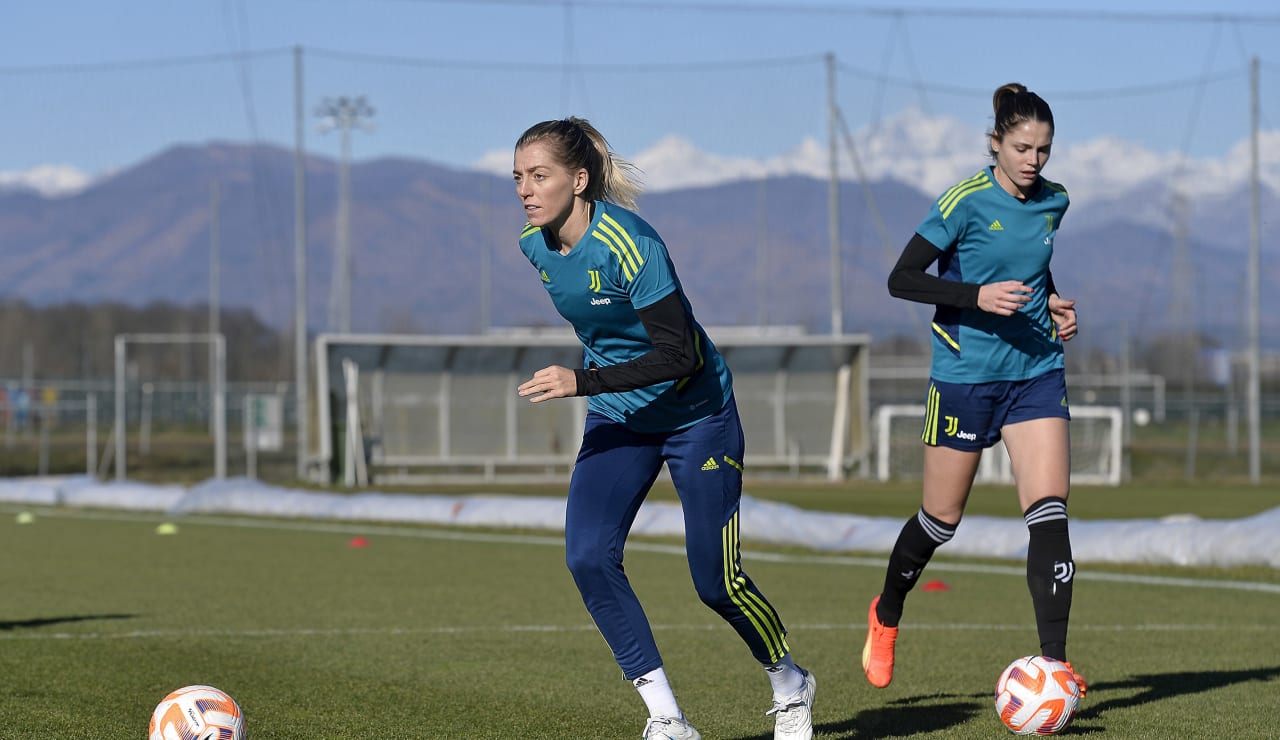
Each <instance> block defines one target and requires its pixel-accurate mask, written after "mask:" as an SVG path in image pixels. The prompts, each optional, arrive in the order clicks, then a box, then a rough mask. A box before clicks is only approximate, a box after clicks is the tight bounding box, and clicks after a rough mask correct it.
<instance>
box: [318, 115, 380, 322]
mask: <svg viewBox="0 0 1280 740" xmlns="http://www.w3.org/2000/svg"><path fill="white" fill-rule="evenodd" d="M373 113H374V111H373V108H372V107H371V106H370V105H369V104H368V102H366V101H365V99H364V96H363V95H361V96H358V97H355V98H348V97H345V96H344V97H339V98H333V99H329V98H326V99H325V101H324V102H323V103H321V104H320V107H319V108H318V109H317V110H316V115H318V116H320V117H321V118H322V119H323V121H322V122H321V124H320V132H321V133H324V132H326V131H330V130H332V129H338V130H339V131H340V132H342V137H341V140H342V145H341V148H342V156H341V159H340V160H339V163H338V239H337V251H336V254H335V255H334V260H333V261H334V264H333V303H331V304H330V310H331V311H332V315H331V316H330V320H329V323H330V325H331V329H333V330H335V331H337V332H339V333H342V334H347V333H349V332H350V331H351V129H353V128H368V126H367V124H365V123H364V120H365V119H368V118H372V117H373Z"/></svg>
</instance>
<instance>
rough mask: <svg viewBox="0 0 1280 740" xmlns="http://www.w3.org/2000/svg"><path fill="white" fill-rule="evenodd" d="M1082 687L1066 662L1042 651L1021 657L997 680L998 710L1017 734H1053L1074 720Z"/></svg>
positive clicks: (1006, 724) (1002, 719) (1002, 718)
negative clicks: (1043, 653) (1046, 655)
mask: <svg viewBox="0 0 1280 740" xmlns="http://www.w3.org/2000/svg"><path fill="white" fill-rule="evenodd" d="M1079 706H1080V687H1079V686H1077V685H1076V677H1075V674H1074V673H1072V671H1071V669H1070V668H1068V667H1067V664H1066V663H1063V662H1062V661H1058V660H1054V659H1053V658H1046V657H1044V656H1042V655H1028V656H1027V657H1025V658H1018V659H1017V660H1015V661H1013V662H1012V663H1010V664H1009V667H1008V668H1006V669H1004V673H1001V674H1000V680H999V681H996V714H998V715H999V716H1000V721H1001V722H1003V723H1004V726H1005V727H1008V728H1009V729H1010V730H1011V731H1012V732H1013V733H1015V734H1017V735H1052V734H1054V733H1057V732H1061V731H1062V729H1063V728H1065V727H1066V726H1067V725H1069V724H1071V720H1072V718H1073V717H1075V716H1076V709H1077V708H1078V707H1079Z"/></svg>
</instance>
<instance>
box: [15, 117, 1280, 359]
mask: <svg viewBox="0 0 1280 740" xmlns="http://www.w3.org/2000/svg"><path fill="white" fill-rule="evenodd" d="M849 142H852V147H850V146H849ZM1262 144H1263V146H1262V152H1263V156H1262V163H1261V178H1260V179H1261V181H1262V183H1263V187H1262V188H1261V213H1262V224H1261V235H1260V238H1261V244H1262V273H1261V283H1262V285H1263V289H1264V294H1263V296H1262V298H1261V303H1262V307H1263V311H1262V335H1263V339H1264V344H1266V345H1268V346H1277V345H1280V317H1278V312H1276V311H1274V310H1271V311H1268V310H1267V309H1268V308H1269V307H1268V305H1267V304H1268V303H1269V302H1271V301H1272V300H1273V298H1272V297H1271V294H1269V293H1268V292H1267V286H1270V285H1274V284H1276V282H1277V278H1280V259H1277V249H1276V244H1277V238H1278V237H1280V225H1277V223H1276V221H1275V220H1274V219H1273V218H1272V217H1271V214H1274V213H1276V212H1277V211H1276V207H1277V204H1278V201H1280V197H1278V195H1277V194H1278V193H1280V134H1277V133H1268V134H1266V135H1265V136H1264V137H1263V138H1262ZM982 145H983V137H982V134H981V132H980V131H976V130H972V129H968V128H966V127H964V126H961V125H959V124H956V123H955V122H952V121H947V120H946V119H928V118H926V117H924V116H921V115H919V114H915V113H911V112H908V113H905V114H902V115H901V116H899V117H898V118H895V119H893V120H890V121H887V122H886V123H885V124H883V125H881V126H880V127H879V128H877V129H876V130H864V131H859V132H856V133H855V134H854V135H853V136H852V137H850V138H849V139H847V140H846V141H845V144H844V145H842V147H841V150H840V152H839V154H840V161H841V184H840V194H839V199H840V200H839V202H840V209H839V227H840V232H839V233H840V251H839V263H840V268H841V273H842V280H841V286H842V287H841V293H842V295H841V298H842V303H843V313H842V323H843V328H844V330H845V331H847V332H868V333H870V334H872V335H873V336H877V337H884V336H887V335H898V334H906V335H913V336H920V335H923V333H924V331H925V325H926V323H927V320H928V318H929V312H928V310H927V307H923V306H914V305H912V304H908V303H905V302H903V301H897V300H894V299H892V298H890V297H889V296H888V294H887V292H886V290H885V287H884V284H885V277H886V276H887V274H888V270H889V268H890V267H891V265H892V263H893V262H894V260H896V258H897V254H898V252H899V250H900V249H901V247H902V245H903V244H905V243H906V241H907V239H908V238H909V237H910V235H911V233H912V231H913V230H914V228H915V227H916V225H917V224H918V223H919V221H920V219H921V218H923V216H924V215H925V213H926V212H927V210H928V208H929V206H930V204H931V202H932V200H933V199H934V198H935V197H936V196H937V195H938V193H940V192H941V191H942V190H944V189H945V188H946V187H948V186H949V185H950V184H952V183H954V182H955V181H957V180H959V179H961V178H963V177H966V176H968V175H969V174H972V173H973V172H974V171H976V170H977V169H978V168H979V167H981V166H983V165H984V164H985V162H986V160H985V152H984V151H983V149H982ZM855 155H856V160H857V165H858V166H857V167H856V168H855V167H854V161H855ZM1242 155H1243V156H1242ZM827 157H828V154H827V151H826V147H825V146H823V145H820V144H818V143H817V142H815V141H806V142H802V143H801V144H800V145H798V146H797V147H796V148H795V149H794V150H792V151H790V152H787V153H785V154H782V155H779V156H777V157H775V158H772V159H769V160H764V161H757V160H746V159H728V158H722V157H717V156H715V155H712V154H709V153H705V152H700V151H698V150H697V149H696V148H695V147H693V146H692V145H691V144H689V143H688V142H687V141H684V140H681V139H678V138H674V137H669V138H666V139H663V140H661V141H660V142H658V144H657V145H655V146H654V147H653V148H651V149H649V150H647V151H645V152H641V153H640V154H637V155H635V156H634V157H633V161H634V162H635V163H636V164H637V165H638V166H639V167H640V168H641V170H642V171H643V172H644V173H645V179H646V184H647V192H646V194H645V195H644V196H643V197H642V199H641V202H640V210H641V213H642V215H644V216H645V218H646V219H648V220H649V221H650V222H651V223H653V224H654V226H655V227H657V229H658V230H659V232H660V233H662V234H663V236H664V239H665V240H666V242H667V244H668V247H669V249H670V251H671V253H672V255H673V257H674V259H675V262H676V265H677V268H678V270H679V272H680V277H681V280H682V282H683V283H684V285H685V287H686V289H687V292H688V293H689V294H690V297H691V300H692V302H693V305H694V308H695V311H696V313H697V314H698V317H699V319H700V320H701V321H702V323H703V324H706V325H708V326H754V325H777V326H789V327H790V326H799V327H804V328H805V329H807V330H809V331H812V332H823V333H825V332H827V331H829V330H830V326H831V315H832V310H831V305H832V300H831V282H832V281H831V278H830V274H831V269H832V266H833V257H832V254H831V248H830V245H829V241H830V240H829V236H828V233H829V231H828V230H829V225H828V207H827V202H828V183H827V179H826V167H827V166H828V165H827V162H828V159H827ZM305 162H306V213H307V221H306V236H307V240H306V241H307V306H308V323H309V328H310V329H311V331H312V332H318V331H326V330H330V329H332V328H333V327H334V326H336V323H335V319H334V318H333V315H332V310H331V306H330V299H329V296H330V288H331V285H332V278H333V270H332V267H333V264H334V245H335V243H336V238H335V237H336V228H335V218H336V217H335V213H336V210H337V201H338V163H337V162H335V161H334V160H332V159H329V158H325V157H321V156H315V155H311V156H308V157H307V158H306V160H305ZM293 167H294V153H293V151H292V150H291V149H288V148H286V147H280V146H275V145H269V144H243V143H234V142H209V143H202V144H188V145H179V146H174V147H171V148H168V149H165V150H164V151H161V152H159V153H157V154H155V155H154V156H152V157H150V158H148V159H146V160H145V161H142V162H139V163H136V164H134V165H132V166H129V167H125V168H122V169H120V170H118V171H115V172H112V173H109V174H106V175H103V176H99V177H96V178H88V177H84V176H77V173H75V172H74V171H73V170H65V169H58V168H53V167H50V168H44V169H43V170H42V171H41V172H40V173H38V174H39V178H40V179H39V180H36V181H32V180H31V179H30V178H27V179H24V178H22V177H18V176H15V175H14V174H13V173H9V174H7V175H0V258H2V259H3V260H4V264H5V269H4V270H3V271H0V297H2V298H4V299H19V300H24V301H27V302H29V303H32V304H36V305H48V304H56V303H64V302H70V301H77V302H81V303H90V304H92V303H96V302H106V301H114V302H125V303H130V304H139V305H141V304H145V303H149V302H154V301H169V302H174V303H178V304H183V305H196V304H204V303H208V302H209V300H210V285H211V275H212V274H213V271H212V269H211V258H210V255H211V252H212V251H213V245H215V243H216V246H217V254H218V272H217V276H218V281H217V282H218V285H219V286H220V291H219V298H218V301H219V303H220V304H221V305H224V306H236V307H248V308H251V309H252V310H253V311H254V312H255V313H257V314H258V315H259V316H260V317H261V318H263V320H265V321H267V322H269V323H271V324H273V325H276V326H279V327H281V328H282V329H283V328H286V327H288V326H290V325H291V323H292V320H293V310H294V308H293V307H294V284H295V281H294V193H293V183H294V173H293ZM509 170H510V152H499V153H495V154H493V155H491V156H489V157H485V158H484V159H483V160H481V161H480V162H477V163H476V164H475V166H474V167H472V168H468V169H460V168H456V167H449V166H444V165H440V164H437V163H433V162H430V161H425V160H415V159H410V158H384V159H377V160H369V161H359V162H355V163H353V164H352V165H351V178H352V180H351V183H352V202H351V249H352V255H353V284H352V293H351V307H352V314H351V326H352V328H353V330H356V331H367V332H427V333H448V334H465V333H476V332H481V331H485V330H488V329H501V328H505V327H526V326H534V327H539V326H549V327H559V326H562V325H563V322H562V320H561V319H560V318H559V317H558V316H556V315H555V313H554V311H553V310H552V309H551V306H550V302H549V301H548V300H547V298H546V296H545V295H544V291H543V289H542V288H541V286H540V284H539V281H538V280H537V279H536V275H535V274H534V273H533V272H532V269H531V268H530V266H529V265H528V263H527V262H526V261H525V259H524V257H523V256H522V255H521V254H520V252H519V250H518V249H517V248H516V245H515V242H516V238H517V235H518V233H519V230H520V227H521V225H522V224H523V214H522V212H521V211H520V210H519V204H518V203H517V201H516V199H515V195H514V191H513V189H512V185H511V181H510V175H509ZM1046 175H1048V176H1049V177H1051V179H1054V180H1056V181H1059V182H1062V183H1064V184H1066V185H1067V187H1068V189H1069V190H1070V192H1071V194H1072V206H1071V210H1070V211H1069V213H1068V214H1067V217H1066V219H1065V220H1064V224H1063V228H1062V231H1061V232H1060V233H1059V235H1058V237H1057V240H1056V242H1055V248H1056V251H1055V261H1054V277H1055V281H1056V283H1057V285H1058V287H1059V288H1060V290H1061V291H1062V293H1063V294H1064V295H1066V296H1068V297H1074V298H1076V299H1077V300H1078V307H1079V309H1080V312H1081V325H1082V333H1081V337H1082V339H1083V338H1085V337H1088V336H1092V337H1093V338H1095V339H1097V340H1099V341H1102V342H1104V343H1109V344H1111V343H1114V342H1115V341H1118V340H1119V339H1122V338H1124V337H1126V336H1132V337H1137V338H1139V339H1142V338H1151V337H1154V336H1157V335H1161V334H1183V333H1186V332H1188V331H1189V330H1190V329H1191V327H1193V326H1194V327H1196V328H1198V329H1199V330H1200V331H1201V332H1202V333H1203V334H1205V335H1206V336H1209V337H1212V338H1214V339H1215V340H1216V341H1218V342H1220V343H1222V344H1223V345H1224V346H1226V347H1229V348H1238V347H1240V346H1241V342H1242V341H1243V340H1242V338H1243V336H1244V330H1245V322H1244V315H1245V309H1246V301H1245V295H1246V281H1245V271H1246V255H1247V246H1248V244H1249V234H1250V220H1249V214H1250V198H1249V190H1248V157H1247V149H1244V150H1241V149H1240V147H1237V148H1236V149H1235V150H1233V151H1232V153H1230V154H1229V155H1228V156H1227V157H1225V158H1223V159H1222V160H1191V159H1188V158H1184V157H1180V156H1159V155H1156V154H1153V153H1150V152H1144V151H1140V150H1136V149H1135V148H1134V147H1133V146H1132V145H1127V144H1124V143H1123V142H1119V141H1111V140H1099V141H1094V142H1086V143H1083V144H1080V145H1077V146H1075V147H1072V146H1065V147H1064V148H1063V150H1061V151H1056V152H1055V154H1054V158H1053V160H1051V162H1050V165H1049V169H1047V170H1046ZM215 182H216V183H217V194H218V195H217V199H216V203H217V213H216V224H217V229H216V234H217V236H216V239H215V237H214V236H213V235H214V233H215V230H214V229H212V228H211V225H212V224H213V223H214V221H213V218H214V208H213V206H214V203H215V199H214V197H213V191H214V186H213V184H214V183H215Z"/></svg>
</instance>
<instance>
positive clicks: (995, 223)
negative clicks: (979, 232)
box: [987, 218, 1004, 231]
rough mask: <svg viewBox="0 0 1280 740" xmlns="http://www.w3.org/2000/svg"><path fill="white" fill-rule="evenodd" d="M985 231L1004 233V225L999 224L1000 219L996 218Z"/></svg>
mask: <svg viewBox="0 0 1280 740" xmlns="http://www.w3.org/2000/svg"><path fill="white" fill-rule="evenodd" d="M987 231H1004V224H1002V223H1000V219H998V218H997V219H996V220H995V221H992V222H991V225H990V226H988V227H987Z"/></svg>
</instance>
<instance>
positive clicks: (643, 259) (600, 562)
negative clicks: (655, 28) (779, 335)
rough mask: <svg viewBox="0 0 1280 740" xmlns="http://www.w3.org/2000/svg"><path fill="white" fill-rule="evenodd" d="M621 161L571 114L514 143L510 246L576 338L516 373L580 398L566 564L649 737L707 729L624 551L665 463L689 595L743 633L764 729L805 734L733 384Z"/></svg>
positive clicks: (556, 394)
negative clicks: (747, 493)
mask: <svg viewBox="0 0 1280 740" xmlns="http://www.w3.org/2000/svg"><path fill="white" fill-rule="evenodd" d="M634 174H635V170H634V168H632V166H631V165H630V164H628V163H627V162H625V161H624V160H622V159H620V158H619V157H617V155H616V154H614V153H613V152H611V151H610V150H609V145H608V143H607V142H606V141H605V139H604V137H603V136H601V135H600V132H599V131H597V130H596V129H595V128H594V127H593V126H591V124H590V123H588V122H587V121H585V120H582V119H580V118H572V117H571V118H565V119H563V120H558V121H544V122H542V123H539V124H536V125H534V126H533V127H531V128H530V129H529V130H528V131H525V132H524V134H523V135H522V136H521V137H520V139H519V141H517V142H516V147H515V168H514V176H515V184H516V194H517V195H518V196H519V198H520V203H521V205H522V206H523V207H524V212H525V217H526V218H527V219H528V223H526V224H525V226H524V230H523V231H522V232H521V234H520V249H521V250H522V251H523V252H524V254H525V256H526V257H528V258H529V261H530V262H531V263H533V266H534V269H536V270H537V271H538V274H539V276H540V277H541V278H542V286H543V287H544V288H546V289H547V294H548V295H549V296H550V297H551V301H552V303H554V304H555V307H556V310H557V311H559V312H560V315H561V316H563V317H564V318H565V319H566V320H567V321H568V322H569V323H570V324H572V325H573V329H574V332H575V333H576V334H577V336H578V339H580V340H581V341H582V344H583V348H584V363H583V364H584V365H585V367H584V368H581V369H578V368H573V369H571V368H565V367H560V366H556V365H553V366H551V367H545V368H543V369H541V370H539V371H537V372H536V373H534V374H533V377H531V378H529V379H528V380H526V381H525V382H524V383H521V384H520V386H519V389H518V392H519V394H520V396H522V397H525V398H528V399H529V400H530V401H532V402H533V403H541V402H543V401H549V400H552V399H555V398H568V397H571V396H589V397H590V398H589V399H588V401H587V419H586V425H585V430H584V433H583V438H582V448H581V449H580V450H579V452H578V458H577V461H576V462H575V464H574V468H573V478H572V480H571V482H570V484H569V496H568V506H567V511H566V514H565V560H566V562H567V564H568V566H569V572H570V573H572V574H573V580H574V582H575V583H576V584H577V586H578V591H579V592H580V593H581V594H582V600H583V602H584V603H585V604H586V607H587V611H589V612H590V613H591V618H592V619H593V620H595V624H596V626H597V627H598V628H599V629H600V633H601V634H602V635H603V636H604V639H605V641H606V642H607V643H608V644H609V647H610V648H612V650H613V656H614V658H615V659H616V660H617V662H618V666H619V667H621V668H622V675H623V676H624V677H625V678H626V679H627V680H629V681H631V682H632V684H634V685H635V687H636V689H637V690H638V691H639V692H640V697H641V698H642V699H643V700H644V703H645V705H646V707H647V708H648V712H649V719H648V721H647V722H646V723H645V728H644V735H643V737H644V738H646V739H647V740H665V739H667V738H670V739H671V740H690V739H694V740H696V739H697V738H700V737H701V735H700V734H699V733H698V731H697V730H695V729H694V728H693V726H692V725H690V724H689V722H688V721H687V720H686V719H685V716H684V714H683V713H682V712H681V710H680V706H679V704H678V703H677V702H676V698H675V694H674V693H673V692H672V689H671V685H670V684H669V683H668V681H667V676H666V673H665V672H664V671H663V668H662V656H661V655H660V654H659V652H658V647H657V645H656V644H655V642H654V638H653V632H652V629H651V628H650V626H649V622H648V620H647V618H646V617H645V613H644V610H643V609H642V608H641V606H640V602H639V600H638V599H637V598H636V595H635V592H634V591H632V589H631V584H630V582H628V580H627V576H626V573H625V572H624V571H623V568H622V557H623V547H624V546H625V544H626V539H627V534H628V532H629V531H630V529H631V526H632V524H633V523H634V522H635V517H636V513H637V511H638V510H639V509H640V504H641V503H642V502H643V501H644V498H645V496H646V495H647V494H648V493H649V489H650V488H651V487H652V486H653V482H654V480H655V479H656V478H657V476H658V472H659V471H660V470H661V468H662V465H663V463H664V462H665V463H666V465H667V469H668V470H669V471H670V473H671V479H672V482H673V483H674V484H675V488H676V491H677V493H678V494H679V495H680V501H681V504H682V506H683V509H684V528H685V548H686V552H687V554H688V560H689V570H690V572H691V573H692V575H693V584H694V587H695V589H696V590H697V593H698V596H699V598H701V599H702V601H703V603H705V604H706V605H707V606H709V607H711V608H712V609H714V610H715V611H716V613H717V614H719V615H720V616H721V617H722V618H723V619H724V620H725V621H726V622H728V623H729V624H730V625H731V626H732V627H733V628H734V629H735V630H737V632H738V635H739V636H740V637H741V638H742V640H743V641H744V642H745V643H746V644H747V647H748V648H749V649H750V650H751V654H752V655H753V656H754V657H755V659H756V660H757V661H759V662H760V664H761V665H762V666H764V670H765V675H767V676H768V679H769V682H770V684H771V686H772V689H773V708H772V709H770V710H769V711H768V712H767V713H766V714H767V715H774V737H775V738H778V739H779V740H783V739H785V740H791V739H793V738H796V739H805V740H807V739H808V738H812V737H813V721H812V717H811V707H812V706H813V695H814V691H815V687H816V683H815V681H814V678H813V675H812V674H810V673H808V672H807V671H805V670H804V669H802V668H799V667H797V666H796V664H795V662H794V661H793V660H792V658H791V654H790V650H789V648H788V646H787V640H786V637H785V634H786V632H785V630H784V629H783V626H782V620H781V619H780V618H779V617H778V614H777V612H776V611H775V610H774V608H773V607H772V606H771V605H770V604H769V602H768V600H767V599H765V597H764V595H763V594H761V593H760V590H759V589H758V588H757V587H756V585H755V584H754V583H753V582H752V581H751V579H750V578H748V577H747V574H746V573H745V572H743V570H742V564H741V562H740V558H739V532H738V526H739V516H738V506H739V503H740V500H741V496H742V466H743V449H744V440H743V435H742V426H741V424H740V422H739V419H738V409H737V405H736V404H735V402H734V397H733V381H732V376H731V375H730V373H729V369H728V367H727V366H726V365H725V362H724V359H723V358H722V357H721V356H720V353H719V352H718V351H717V350H716V347H715V345H714V344H712V343H711V340H710V338H708V337H707V334H706V332H705V331H703V329H702V327H701V326H699V325H698V322H697V321H695V320H694V318H693V311H692V309H691V308H690V306H689V300H688V298H687V297H686V296H685V293H684V290H683V289H682V288H681V287H680V280H679V278H677V277H676V272H675V267H674V266H673V265H672V263H671V257H670V255H669V254H668V253H667V248H666V245H665V244H663V241H662V238H661V237H660V236H658V233H657V232H656V231H654V229H653V227H652V226H650V225H649V224H648V223H646V222H645V221H644V220H643V219H641V218H640V216H638V215H636V213H635V212H634V210H633V209H634V208H635V198H636V196H637V195H638V193H639V191H640V187H639V185H638V183H637V181H636V179H635V177H634Z"/></svg>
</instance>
